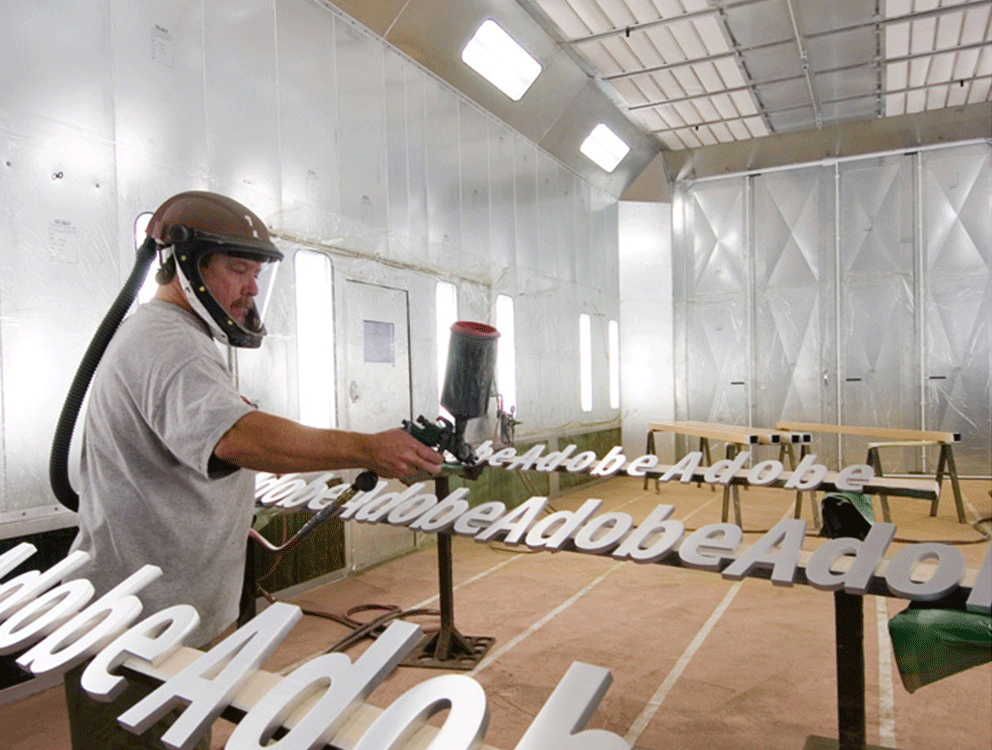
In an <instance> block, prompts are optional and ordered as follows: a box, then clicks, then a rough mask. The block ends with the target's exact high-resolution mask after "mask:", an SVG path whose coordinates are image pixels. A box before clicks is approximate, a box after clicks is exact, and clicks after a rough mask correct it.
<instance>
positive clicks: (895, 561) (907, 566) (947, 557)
mask: <svg viewBox="0 0 992 750" xmlns="http://www.w3.org/2000/svg"><path fill="white" fill-rule="evenodd" d="M924 560H936V561H937V569H936V570H935V571H934V572H933V575H931V576H930V577H929V578H928V579H927V580H925V581H916V580H914V578H913V571H914V569H915V568H916V566H917V564H918V563H921V562H923V561H924ZM962 575H964V555H962V554H961V550H959V549H956V548H954V547H952V546H951V545H949V544H938V543H936V542H924V543H923V544H914V545H913V546H911V547H906V548H905V549H903V550H900V551H899V552H898V553H897V554H896V556H895V557H893V558H892V562H890V563H889V566H888V567H887V568H886V569H885V585H886V586H888V587H889V591H891V592H892V593H893V594H896V595H897V596H904V597H906V598H907V599H916V600H917V601H923V602H932V601H936V600H937V599H942V598H944V597H945V596H947V595H948V594H950V593H952V592H953V591H954V590H955V589H956V588H957V587H958V586H959V585H960V584H961V576H962Z"/></svg>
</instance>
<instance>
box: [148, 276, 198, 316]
mask: <svg viewBox="0 0 992 750" xmlns="http://www.w3.org/2000/svg"><path fill="white" fill-rule="evenodd" d="M155 299H158V300H162V301H163V302H168V303H169V304H172V305H175V306H176V307H181V308H182V309H183V310H185V311H186V312H189V313H193V314H194V315H196V313H195V312H193V308H192V307H191V306H190V304H189V302H187V301H186V295H185V294H183V291H182V289H180V288H179V284H178V283H177V282H176V281H175V280H173V281H171V282H169V283H168V284H161V285H160V286H159V288H158V289H157V290H156V292H155Z"/></svg>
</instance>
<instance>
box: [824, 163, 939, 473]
mask: <svg viewBox="0 0 992 750" xmlns="http://www.w3.org/2000/svg"><path fill="white" fill-rule="evenodd" d="M839 173H840V218H841V220H840V222H839V224H838V226H839V237H838V253H839V258H838V263H839V267H840V274H841V276H840V302H839V309H840V320H839V326H840V332H839V339H840V352H839V368H840V372H839V375H840V385H841V404H840V421H841V423H842V424H853V425H873V424H874V425H884V426H892V427H900V426H904V427H907V428H914V427H918V426H919V425H920V417H919V401H920V398H919V397H920V382H919V349H918V339H917V330H916V316H915V309H916V304H915V303H916V289H917V286H918V279H917V276H916V262H915V258H914V251H913V225H914V213H913V211H914V206H913V189H912V187H913V169H912V161H911V160H910V159H909V158H906V157H888V158H884V159H877V160H875V159H871V160H867V161H856V162H853V163H847V164H841V165H840V169H839ZM869 441H870V438H858V437H856V436H845V437H844V440H843V456H842V458H843V461H844V462H845V463H848V464H850V463H859V462H862V461H864V460H865V456H866V454H867V450H868V448H867V444H868V442H869ZM902 453H903V454H902V455H900V456H899V457H898V459H897V458H896V454H895V453H894V452H893V453H890V454H887V456H886V461H887V463H890V462H891V466H892V467H893V468H896V467H897V466H898V467H899V468H900V469H901V470H903V471H906V470H911V469H915V468H917V467H916V466H915V465H914V463H915V458H914V456H913V455H911V453H910V452H909V451H906V452H902ZM897 461H898V463H897ZM887 468H888V467H887Z"/></svg>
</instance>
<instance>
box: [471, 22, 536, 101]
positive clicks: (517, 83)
mask: <svg viewBox="0 0 992 750" xmlns="http://www.w3.org/2000/svg"><path fill="white" fill-rule="evenodd" d="M462 61H463V62H464V63H465V64H466V65H468V66H469V67H470V68H472V69H473V70H474V71H475V72H476V73H478V74H479V75H481V76H482V77H483V78H485V79H486V80H487V81H489V82H490V83H491V84H493V86H495V87H496V88H498V89H499V90H500V91H502V92H503V93H504V94H506V95H507V96H508V97H510V98H511V99H512V100H513V101H519V100H520V97H522V96H523V95H524V93H525V92H526V91H527V89H529V88H530V85H531V84H532V83H534V80H535V79H536V78H537V77H538V75H540V73H541V63H539V62H538V61H537V60H535V59H534V58H533V57H532V56H531V55H530V53H529V52H527V50H525V49H524V48H523V47H521V46H520V45H519V44H517V42H516V41H514V39H513V37H511V36H510V35H509V34H507V33H506V32H505V31H504V30H503V29H502V28H501V27H500V25H499V24H497V23H496V22H495V21H494V20H492V19H491V18H490V19H487V20H486V21H484V22H483V23H482V25H481V26H480V27H479V28H478V29H477V30H476V32H475V34H474V35H473V36H472V38H471V39H470V40H469V42H468V44H466V45H465V49H463V50H462Z"/></svg>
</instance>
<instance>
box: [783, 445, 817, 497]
mask: <svg viewBox="0 0 992 750" xmlns="http://www.w3.org/2000/svg"><path fill="white" fill-rule="evenodd" d="M815 461H816V456H815V455H814V454H812V453H807V454H806V455H805V456H803V460H802V461H800V462H799V466H797V467H796V470H795V471H793V472H792V473H791V474H789V478H788V479H786V480H785V489H787V490H800V491H803V490H812V489H816V488H817V487H819V486H820V484H821V483H822V482H823V478H824V477H826V476H827V467H826V466H824V465H823V464H818V463H815Z"/></svg>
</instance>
